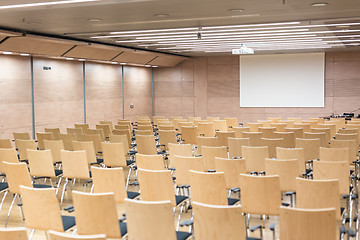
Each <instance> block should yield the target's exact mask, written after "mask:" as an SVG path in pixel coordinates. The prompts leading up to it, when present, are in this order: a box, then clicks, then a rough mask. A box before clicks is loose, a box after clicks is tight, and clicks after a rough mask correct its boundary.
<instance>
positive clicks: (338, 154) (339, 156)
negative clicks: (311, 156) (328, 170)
mask: <svg viewBox="0 0 360 240" xmlns="http://www.w3.org/2000/svg"><path fill="white" fill-rule="evenodd" d="M319 160H320V161H326V162H342V161H347V162H348V163H352V162H350V156H349V149H348V148H323V147H320V158H319Z"/></svg>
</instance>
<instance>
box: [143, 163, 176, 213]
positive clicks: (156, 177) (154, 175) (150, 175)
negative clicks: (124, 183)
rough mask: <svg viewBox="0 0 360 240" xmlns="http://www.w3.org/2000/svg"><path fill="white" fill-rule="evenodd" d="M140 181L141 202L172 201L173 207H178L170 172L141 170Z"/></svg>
mask: <svg viewBox="0 0 360 240" xmlns="http://www.w3.org/2000/svg"><path fill="white" fill-rule="evenodd" d="M138 179H139V184H140V192H141V200H143V201H167V200H170V201H171V204H172V206H173V207H175V206H176V201H175V192H174V187H173V181H172V176H171V172H170V171H169V170H160V171H154V170H145V169H140V168H139V169H138Z"/></svg>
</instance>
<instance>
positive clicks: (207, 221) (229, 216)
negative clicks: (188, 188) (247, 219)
mask: <svg viewBox="0 0 360 240" xmlns="http://www.w3.org/2000/svg"><path fill="white" fill-rule="evenodd" d="M192 205H193V209H194V210H193V211H194V234H195V238H196V240H218V239H227V240H245V239H246V230H245V223H244V217H243V216H242V209H241V206H218V205H209V204H203V203H198V202H193V203H192Z"/></svg>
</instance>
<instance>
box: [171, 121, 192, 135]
mask: <svg viewBox="0 0 360 240" xmlns="http://www.w3.org/2000/svg"><path fill="white" fill-rule="evenodd" d="M192 126H194V123H192V122H178V128H177V131H178V132H179V133H181V127H192ZM174 128H175V127H174Z"/></svg>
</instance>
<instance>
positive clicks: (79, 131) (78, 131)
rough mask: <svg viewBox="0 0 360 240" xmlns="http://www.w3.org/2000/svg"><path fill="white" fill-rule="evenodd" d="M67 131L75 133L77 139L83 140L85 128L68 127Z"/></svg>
mask: <svg viewBox="0 0 360 240" xmlns="http://www.w3.org/2000/svg"><path fill="white" fill-rule="evenodd" d="M66 132H67V133H68V134H71V133H73V134H75V135H76V140H81V137H82V135H83V130H82V129H81V128H66Z"/></svg>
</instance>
